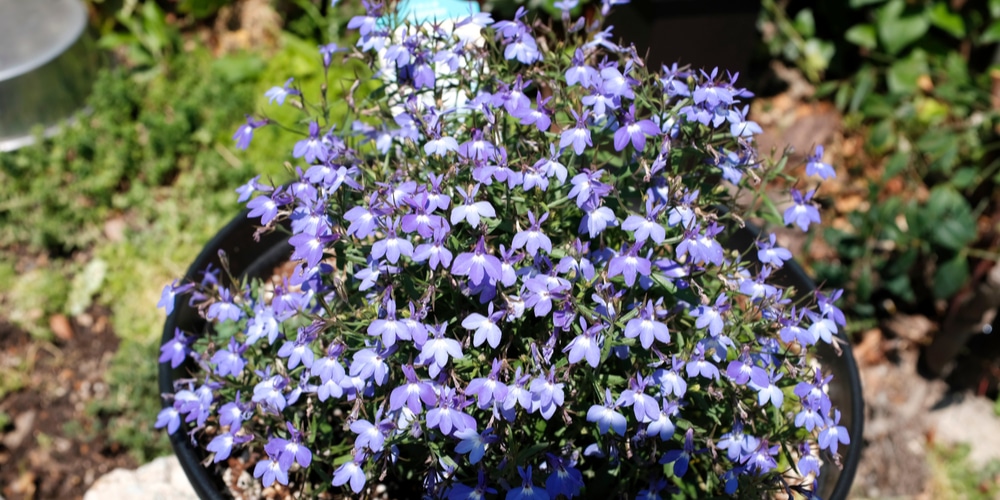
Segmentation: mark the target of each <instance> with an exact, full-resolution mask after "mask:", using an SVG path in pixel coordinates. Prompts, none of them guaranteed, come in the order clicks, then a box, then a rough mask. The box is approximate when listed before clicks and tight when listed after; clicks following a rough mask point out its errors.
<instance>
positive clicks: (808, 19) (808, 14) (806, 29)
mask: <svg viewBox="0 0 1000 500" xmlns="http://www.w3.org/2000/svg"><path fill="white" fill-rule="evenodd" d="M794 23H795V31H798V32H799V34H800V35H802V38H812V37H813V36H815V35H816V19H815V18H814V17H813V12H812V9H802V10H800V11H799V13H798V14H796V15H795V21H794Z"/></svg>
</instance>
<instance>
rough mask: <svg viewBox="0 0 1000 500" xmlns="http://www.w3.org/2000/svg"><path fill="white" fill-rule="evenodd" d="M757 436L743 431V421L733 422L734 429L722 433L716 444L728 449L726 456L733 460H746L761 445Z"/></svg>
mask: <svg viewBox="0 0 1000 500" xmlns="http://www.w3.org/2000/svg"><path fill="white" fill-rule="evenodd" d="M759 444H760V443H759V441H758V440H757V438H755V437H753V436H751V435H749V434H746V433H744V432H743V422H742V421H740V420H736V421H735V422H733V430H732V431H731V432H727V433H725V434H723V435H722V437H721V438H720V439H719V441H718V442H717V443H715V446H716V447H717V448H719V449H720V450H726V456H727V457H729V460H732V461H733V462H744V461H745V460H746V457H747V456H749V454H750V453H751V452H753V451H754V450H756V449H757V447H758V446H759Z"/></svg>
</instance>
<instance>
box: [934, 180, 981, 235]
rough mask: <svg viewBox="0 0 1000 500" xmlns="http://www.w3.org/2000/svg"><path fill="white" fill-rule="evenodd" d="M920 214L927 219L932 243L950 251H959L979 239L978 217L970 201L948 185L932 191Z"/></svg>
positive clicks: (937, 187)
mask: <svg viewBox="0 0 1000 500" xmlns="http://www.w3.org/2000/svg"><path fill="white" fill-rule="evenodd" d="M922 212H923V213H922V214H921V215H922V216H923V218H924V220H925V221H928V222H929V223H930V224H929V225H928V230H929V231H928V233H929V234H928V237H929V239H930V242H931V243H933V244H935V245H938V246H940V247H943V248H947V249H949V250H954V251H958V250H961V249H962V248H965V247H966V246H967V245H968V244H970V243H972V241H973V240H975V239H976V219H975V218H974V217H973V216H972V209H971V208H970V207H969V203H968V202H967V201H966V200H965V198H963V197H962V195H961V194H959V193H958V192H957V191H955V189H954V188H952V187H951V186H948V185H940V186H936V187H935V188H934V189H932V190H931V195H930V198H928V199H927V204H926V205H925V209H924V210H923V211H922Z"/></svg>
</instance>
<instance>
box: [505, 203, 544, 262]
mask: <svg viewBox="0 0 1000 500" xmlns="http://www.w3.org/2000/svg"><path fill="white" fill-rule="evenodd" d="M548 218H549V214H548V213H547V212H546V213H545V214H542V216H541V217H539V218H538V220H535V214H534V212H532V211H531V210H528V221H529V222H530V224H531V225H530V226H528V229H527V230H523V231H518V232H517V234H515V235H514V239H513V241H512V242H511V245H510V246H511V250H517V249H519V248H524V249H525V250H527V251H528V255H535V254H537V253H538V250H539V249H541V250H545V253H552V240H550V239H549V237H548V236H546V235H545V233H543V232H542V229H541V226H542V224H543V223H545V221H546V220H548Z"/></svg>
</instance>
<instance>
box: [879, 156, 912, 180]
mask: <svg viewBox="0 0 1000 500" xmlns="http://www.w3.org/2000/svg"><path fill="white" fill-rule="evenodd" d="M909 166H910V153H907V152H903V151H899V152H897V153H896V154H894V155H892V156H891V157H889V161H887V162H885V174H884V175H883V176H882V178H883V179H889V178H890V177H895V176H897V175H899V174H900V173H901V172H903V171H904V170H906V168H907V167H909Z"/></svg>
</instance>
